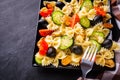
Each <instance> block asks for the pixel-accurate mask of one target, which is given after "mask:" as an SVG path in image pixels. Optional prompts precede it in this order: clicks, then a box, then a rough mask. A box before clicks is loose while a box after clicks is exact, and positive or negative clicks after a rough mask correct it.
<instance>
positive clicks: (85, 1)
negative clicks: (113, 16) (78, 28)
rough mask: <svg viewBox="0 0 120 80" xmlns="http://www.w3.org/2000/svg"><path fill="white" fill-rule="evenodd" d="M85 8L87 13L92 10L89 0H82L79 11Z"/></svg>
mask: <svg viewBox="0 0 120 80" xmlns="http://www.w3.org/2000/svg"><path fill="white" fill-rule="evenodd" d="M83 7H85V8H86V9H87V10H88V11H89V10H90V9H92V8H93V4H92V1H91V0H84V2H83V4H82V6H81V9H82V8H83Z"/></svg>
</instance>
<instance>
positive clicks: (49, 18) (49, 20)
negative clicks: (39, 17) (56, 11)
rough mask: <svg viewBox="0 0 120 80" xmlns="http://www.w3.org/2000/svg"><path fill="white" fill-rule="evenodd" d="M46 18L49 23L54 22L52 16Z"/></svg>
mask: <svg viewBox="0 0 120 80" xmlns="http://www.w3.org/2000/svg"><path fill="white" fill-rule="evenodd" d="M45 20H46V21H47V22H48V23H53V21H52V18H51V16H47V17H45Z"/></svg>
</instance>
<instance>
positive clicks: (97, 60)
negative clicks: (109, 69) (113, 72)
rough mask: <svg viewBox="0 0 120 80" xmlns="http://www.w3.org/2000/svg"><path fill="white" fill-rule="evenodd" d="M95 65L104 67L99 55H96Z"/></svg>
mask: <svg viewBox="0 0 120 80" xmlns="http://www.w3.org/2000/svg"><path fill="white" fill-rule="evenodd" d="M95 63H96V64H97V65H100V66H105V59H104V57H103V56H101V55H96V59H95Z"/></svg>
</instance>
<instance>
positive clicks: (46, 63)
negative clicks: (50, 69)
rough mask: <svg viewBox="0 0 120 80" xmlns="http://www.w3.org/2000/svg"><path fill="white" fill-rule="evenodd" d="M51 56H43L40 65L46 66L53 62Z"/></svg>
mask: <svg viewBox="0 0 120 80" xmlns="http://www.w3.org/2000/svg"><path fill="white" fill-rule="evenodd" d="M53 60H54V59H53V58H49V57H47V56H44V57H43V59H42V66H48V65H50V64H51V63H52V62H53Z"/></svg>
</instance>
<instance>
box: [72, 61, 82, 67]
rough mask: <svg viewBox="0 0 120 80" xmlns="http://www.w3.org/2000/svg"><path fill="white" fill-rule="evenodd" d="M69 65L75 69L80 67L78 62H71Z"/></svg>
mask: <svg viewBox="0 0 120 80" xmlns="http://www.w3.org/2000/svg"><path fill="white" fill-rule="evenodd" d="M70 65H72V66H75V67H77V66H80V62H73V61H71V62H70Z"/></svg>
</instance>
